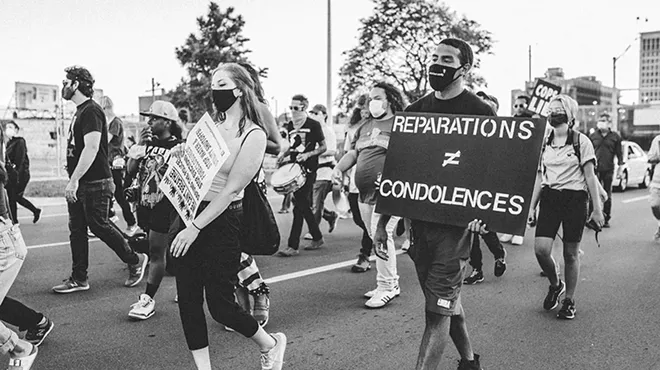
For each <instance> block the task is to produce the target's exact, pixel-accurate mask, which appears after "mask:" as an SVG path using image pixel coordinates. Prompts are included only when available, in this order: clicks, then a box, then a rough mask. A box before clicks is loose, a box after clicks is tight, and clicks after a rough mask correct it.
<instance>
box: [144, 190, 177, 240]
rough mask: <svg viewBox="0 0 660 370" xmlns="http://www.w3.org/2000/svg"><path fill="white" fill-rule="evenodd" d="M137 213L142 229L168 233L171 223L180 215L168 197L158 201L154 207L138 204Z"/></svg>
mask: <svg viewBox="0 0 660 370" xmlns="http://www.w3.org/2000/svg"><path fill="white" fill-rule="evenodd" d="M136 214H137V221H138V226H140V228H141V229H142V230H144V231H147V230H153V231H155V232H157V233H162V234H167V232H168V231H169V229H170V225H171V224H172V223H173V222H174V220H175V219H176V216H178V213H177V212H176V210H175V209H174V206H172V203H170V201H169V200H168V199H166V198H165V199H163V200H161V201H160V202H158V203H156V205H155V206H154V208H148V207H144V206H141V205H140V206H138V208H137V211H136Z"/></svg>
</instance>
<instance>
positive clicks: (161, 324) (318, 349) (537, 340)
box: [1, 189, 660, 370]
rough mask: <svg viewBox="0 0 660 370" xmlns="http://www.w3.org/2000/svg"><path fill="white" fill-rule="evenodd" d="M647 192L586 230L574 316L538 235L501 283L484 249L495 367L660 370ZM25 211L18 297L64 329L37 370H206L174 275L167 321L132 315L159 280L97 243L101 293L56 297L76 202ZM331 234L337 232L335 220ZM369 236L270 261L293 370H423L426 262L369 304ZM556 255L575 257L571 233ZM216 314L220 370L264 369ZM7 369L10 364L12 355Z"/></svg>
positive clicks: (348, 228)
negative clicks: (386, 297) (197, 369)
mask: <svg viewBox="0 0 660 370" xmlns="http://www.w3.org/2000/svg"><path fill="white" fill-rule="evenodd" d="M273 194H274V193H271V194H270V196H271V198H272V205H273V209H274V210H278V209H279V205H280V202H281V196H278V195H273ZM646 195H647V191H646V190H636V189H633V190H629V191H628V192H626V193H623V194H614V204H613V218H612V221H611V224H612V228H610V229H605V230H604V231H603V232H602V233H601V234H600V242H601V245H602V247H601V248H600V249H599V248H598V247H597V245H596V242H595V240H594V233H593V231H590V230H586V229H585V233H584V237H583V244H582V249H583V250H584V252H585V254H584V255H583V256H582V270H581V277H580V284H579V286H578V290H577V293H576V305H577V314H576V318H575V319H574V320H572V321H560V320H558V319H557V318H556V310H555V311H553V312H546V311H544V310H543V308H542V302H543V298H544V297H545V294H546V293H547V290H548V282H547V279H545V278H542V277H540V276H539V272H540V268H539V267H538V264H537V262H536V259H535V256H534V251H533V229H530V230H528V232H527V236H526V239H525V244H524V245H522V246H511V245H508V244H507V245H505V246H506V248H507V252H508V255H507V266H508V268H507V271H506V274H505V275H504V276H503V277H501V278H495V277H494V276H493V259H492V258H491V257H492V255H490V253H489V252H488V249H487V248H486V247H485V245H483V244H482V250H483V252H484V263H485V266H484V273H485V276H486V280H485V281H484V282H483V283H481V284H478V285H474V286H464V287H463V291H462V300H463V305H464V307H465V311H466V314H467V319H468V329H469V331H470V336H471V340H472V344H473V348H474V351H475V352H476V353H478V354H480V355H481V359H482V366H483V367H484V369H486V370H514V369H521V370H535V369H580V370H586V369H598V370H602V369H616V370H620V369H660V335H659V334H658V331H659V329H660V315H659V314H658V313H659V310H658V306H660V285H659V284H658V281H660V268H658V266H660V245H657V244H655V243H654V242H653V234H654V232H655V230H656V228H657V223H656V221H655V220H654V218H653V216H652V214H651V211H650V208H649V206H648V200H647V199H646ZM116 208H117V209H118V207H116ZM20 212H21V213H20V215H21V216H22V218H21V228H22V231H23V235H24V237H25V240H26V243H27V245H28V246H29V248H30V250H29V254H28V256H27V259H26V262H25V264H24V266H23V269H22V271H21V273H20V275H19V276H18V278H17V280H16V282H15V283H14V285H13V288H12V289H11V291H10V293H9V295H10V296H12V297H14V298H17V299H19V300H21V301H22V302H24V303H26V304H27V305H29V306H31V307H33V308H34V309H36V310H37V311H41V312H43V313H44V314H46V315H47V316H48V317H50V318H51V319H52V320H53V321H54V323H55V329H54V330H53V332H52V333H51V334H50V336H49V337H48V339H47V340H46V341H45V342H44V344H43V345H42V346H41V347H40V348H39V356H38V358H37V360H36V362H35V365H34V369H48V370H58V369H67V370H69V369H93V370H106V369H107V370H110V369H112V370H117V369H127V370H128V369H194V365H193V361H192V356H191V355H190V352H189V351H188V349H187V346H186V343H185V340H184V336H183V331H182V329H181V323H180V320H179V313H178V308H177V306H176V304H175V303H174V297H175V295H176V289H175V283H174V278H173V277H166V278H165V279H164V281H163V283H162V285H161V289H160V290H159V291H158V294H157V296H156V314H155V315H154V316H153V317H152V318H151V319H149V320H147V321H143V322H135V321H131V320H129V318H128V316H127V313H128V311H129V308H130V307H129V306H130V305H131V304H132V303H134V302H135V301H136V300H137V298H138V295H139V294H140V293H143V292H144V289H145V285H146V282H145V281H143V282H142V283H140V284H139V285H138V286H137V287H135V288H125V287H123V282H124V279H125V278H126V276H127V274H128V271H127V269H126V266H125V265H123V264H122V263H121V261H120V260H119V259H118V258H117V257H116V256H115V255H114V253H113V252H112V251H111V250H110V248H108V247H107V246H105V245H104V244H103V243H102V242H99V241H94V242H92V243H91V244H90V270H89V275H90V280H89V281H90V285H91V289H90V290H89V291H87V292H80V293H73V294H69V295H56V294H55V293H52V292H51V287H52V286H54V285H56V284H58V283H59V282H60V281H61V280H62V279H65V278H66V277H68V274H69V272H70V266H71V255H70V251H69V247H68V229H67V215H66V213H67V212H66V206H65V205H64V204H61V203H58V204H56V203H53V204H51V205H49V206H45V207H44V214H43V218H42V220H41V221H40V222H39V223H38V224H36V225H33V224H32V223H31V215H28V212H27V211H25V210H24V209H21V211H20ZM120 218H121V216H120ZM121 219H122V225H123V218H121ZM291 219H292V215H291V214H285V215H279V214H278V215H277V221H278V223H279V226H280V232H281V234H282V240H283V242H282V246H285V243H286V238H287V237H288V232H289V229H290V224H291ZM321 230H322V231H323V232H324V233H326V232H327V223H325V222H324V223H323V225H322V227H321ZM560 233H561V232H560ZM359 235H360V230H359V229H358V228H357V227H356V226H355V225H354V224H353V222H352V220H350V219H344V220H340V221H339V224H338V227H337V230H336V231H335V232H334V233H332V234H326V235H325V241H326V244H325V247H324V248H322V249H321V250H317V251H303V250H301V253H300V256H297V257H293V258H279V257H257V262H258V265H259V267H260V269H261V273H262V275H263V276H264V277H265V278H267V279H268V281H270V282H271V289H272V293H271V296H270V298H271V311H270V314H271V319H270V323H269V324H268V326H267V329H268V331H270V332H279V331H281V332H284V333H285V334H286V335H287V337H288V344H287V351H286V355H285V364H284V369H287V370H289V369H298V370H311V369H315V370H323V369H342V370H349V369H363V370H380V369H386V370H390V369H391V370H394V369H397V370H403V369H413V368H414V365H415V361H416V358H417V350H418V348H419V343H420V340H421V336H422V332H423V330H424V300H423V295H422V292H421V289H420V287H419V284H418V281H417V276H416V274H415V270H414V266H413V264H412V261H411V260H410V258H409V257H408V256H407V255H405V254H404V255H400V256H399V260H398V267H399V274H400V276H401V278H400V283H401V291H402V293H401V296H400V297H398V298H396V299H394V300H393V301H392V302H391V303H390V304H389V305H388V306H386V307H385V308H382V309H377V310H370V309H367V308H366V307H364V302H365V301H366V299H364V298H362V294H363V293H364V292H366V291H367V290H371V289H373V288H374V287H375V282H376V281H375V276H376V275H375V274H376V271H375V263H372V269H371V270H370V271H369V272H367V273H363V274H356V273H352V272H351V271H350V266H351V265H352V264H353V263H354V262H355V259H356V255H357V254H358V250H359V240H360V239H359ZM554 255H555V258H556V259H557V260H558V261H561V260H562V259H561V245H560V242H559V239H557V242H556V243H555V250H554ZM561 270H562V271H563V270H564V269H563V266H562V268H561ZM145 280H146V279H145ZM207 320H208V327H209V339H210V343H211V347H210V348H211V349H210V350H211V357H212V361H213V363H214V368H215V369H241V370H242V369H258V368H259V351H258V348H257V347H256V346H255V345H254V344H253V343H252V341H250V340H248V339H246V338H244V337H242V336H241V335H240V334H237V333H230V332H227V331H225V330H224V328H223V326H222V325H221V324H219V323H216V322H215V321H213V320H212V319H211V317H210V315H208V314H207ZM458 359H459V356H458V353H457V352H456V349H455V348H454V346H453V344H451V343H450V344H448V346H447V348H446V350H445V355H444V358H443V361H442V364H441V366H440V367H439V368H440V369H455V368H456V367H457V363H458ZM1 361H2V363H6V362H5V361H7V357H6V356H5V357H3V358H2V359H1Z"/></svg>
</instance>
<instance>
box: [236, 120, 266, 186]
mask: <svg viewBox="0 0 660 370" xmlns="http://www.w3.org/2000/svg"><path fill="white" fill-rule="evenodd" d="M257 130H262V131H264V130H263V129H262V128H260V127H255V128H253V129H251V130H250V131H248V132H246V133H245V136H243V141H241V146H240V147H239V148H240V149H242V148H243V144H245V140H247V138H248V136H250V134H251V133H252V132H253V131H257ZM240 149H239V152H240ZM237 155H238V154H237ZM264 156H266V153H264ZM261 163H262V164H261V167H259V170H258V171H257V173H256V174H255V175H254V178H253V179H252V181H254V182H256V181H257V179H258V178H259V173H260V172H261V168H262V167H263V159H262V160H261Z"/></svg>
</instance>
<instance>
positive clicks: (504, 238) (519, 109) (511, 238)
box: [500, 95, 533, 245]
mask: <svg viewBox="0 0 660 370" xmlns="http://www.w3.org/2000/svg"><path fill="white" fill-rule="evenodd" d="M529 101H530V99H529V96H526V95H519V96H518V97H516V99H515V100H514V101H513V116H514V117H520V118H531V117H532V116H533V114H532V112H531V111H530V110H529V109H527V107H528V106H529ZM500 241H501V242H502V243H508V242H511V244H513V245H522V244H523V242H524V237H523V235H511V234H502V235H501V236H500Z"/></svg>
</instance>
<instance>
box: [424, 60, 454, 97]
mask: <svg viewBox="0 0 660 370" xmlns="http://www.w3.org/2000/svg"><path fill="white" fill-rule="evenodd" d="M459 69H460V68H454V67H448V66H441V65H439V64H431V66H430V67H429V83H430V84H431V88H432V89H433V90H435V91H444V90H445V89H446V88H447V86H449V85H451V83H452V82H454V81H456V80H457V79H458V78H459V77H460V76H457V77H454V75H455V74H456V71H458V70H459Z"/></svg>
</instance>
